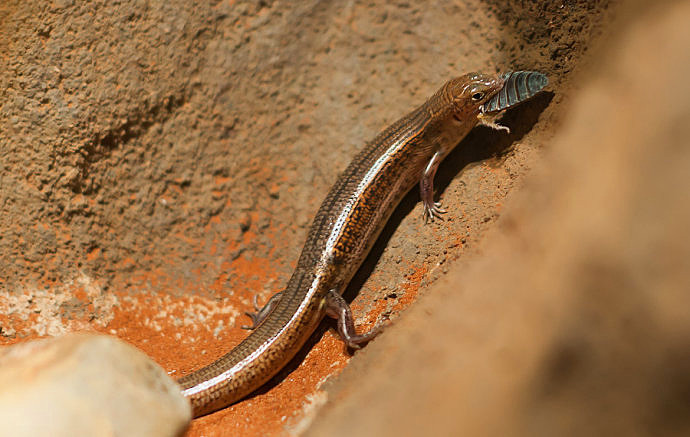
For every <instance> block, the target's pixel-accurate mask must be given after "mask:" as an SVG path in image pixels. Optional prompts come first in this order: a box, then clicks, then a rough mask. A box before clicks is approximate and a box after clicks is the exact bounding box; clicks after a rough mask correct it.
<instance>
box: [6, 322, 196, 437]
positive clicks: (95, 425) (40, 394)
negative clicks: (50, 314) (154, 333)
mask: <svg viewBox="0 0 690 437" xmlns="http://www.w3.org/2000/svg"><path fill="white" fill-rule="evenodd" d="M191 414H192V413H191V407H190V405H189V402H188V401H187V400H186V399H185V398H184V397H183V396H182V395H181V394H180V390H179V386H178V385H177V384H176V383H175V382H174V381H173V380H171V379H170V377H169V376H168V375H167V374H166V373H165V371H164V370H163V369H161V368H160V366H158V365H157V364H156V363H154V362H153V361H152V360H151V359H150V358H149V357H147V356H146V355H145V354H143V353H142V352H141V351H138V350H137V349H135V348H133V347H132V346H130V345H128V344H125V343H124V342H122V341H120V340H118V339H116V338H113V337H108V336H105V335H94V334H70V335H66V336H63V337H58V338H52V339H44V340H35V341H32V342H27V343H23V344H18V345H14V346H10V347H7V348H5V349H3V350H2V351H0V435H6V436H17V437H20V436H26V437H30V436H31V437H33V436H55V437H62V436H64V437H74V436H122V437H130V436H131V437H134V436H142V437H145V436H160V437H163V436H180V435H182V434H183V433H184V431H185V430H186V429H187V426H189V421H190V420H191Z"/></svg>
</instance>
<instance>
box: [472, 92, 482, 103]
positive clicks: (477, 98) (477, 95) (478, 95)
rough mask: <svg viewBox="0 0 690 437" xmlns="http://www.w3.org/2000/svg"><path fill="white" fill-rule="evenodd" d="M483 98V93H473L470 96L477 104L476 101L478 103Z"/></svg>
mask: <svg viewBox="0 0 690 437" xmlns="http://www.w3.org/2000/svg"><path fill="white" fill-rule="evenodd" d="M483 98H484V93H474V94H472V100H474V101H475V102H478V101H480V100H481V99H483Z"/></svg>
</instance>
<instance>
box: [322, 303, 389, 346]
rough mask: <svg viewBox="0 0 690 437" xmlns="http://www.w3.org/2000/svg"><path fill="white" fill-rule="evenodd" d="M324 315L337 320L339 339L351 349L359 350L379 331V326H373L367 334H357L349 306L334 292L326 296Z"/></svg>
mask: <svg viewBox="0 0 690 437" xmlns="http://www.w3.org/2000/svg"><path fill="white" fill-rule="evenodd" d="M326 314H328V315H329V316H330V317H333V318H334V319H337V320H338V333H339V334H340V338H342V339H343V341H344V342H345V343H346V344H347V345H348V347H351V348H352V349H359V348H360V347H361V346H360V344H362V343H366V342H368V341H369V340H371V339H372V338H374V337H376V335H377V334H378V333H379V332H380V331H381V327H380V326H375V327H374V328H372V329H371V330H370V331H369V332H366V333H364V334H357V331H356V330H355V322H354V319H353V318H352V310H350V305H348V304H347V302H345V299H343V297H342V296H341V295H340V294H339V293H338V292H337V291H335V290H331V291H329V292H328V294H327V295H326Z"/></svg>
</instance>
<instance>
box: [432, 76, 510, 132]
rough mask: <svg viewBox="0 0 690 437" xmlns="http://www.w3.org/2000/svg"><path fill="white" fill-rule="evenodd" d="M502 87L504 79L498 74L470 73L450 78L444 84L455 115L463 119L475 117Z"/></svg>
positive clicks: (460, 119)
mask: <svg viewBox="0 0 690 437" xmlns="http://www.w3.org/2000/svg"><path fill="white" fill-rule="evenodd" d="M502 87H503V79H502V78H500V77H498V76H493V75H488V74H481V73H468V74H465V75H463V76H460V77H456V78H455V79H451V80H449V81H448V82H447V83H446V85H445V86H444V93H445V95H446V98H447V99H448V100H450V102H451V105H452V108H453V116H454V117H455V118H456V119H457V120H459V121H463V120H468V119H475V118H476V117H477V115H479V113H480V112H481V108H482V105H484V103H486V102H488V101H489V100H490V99H491V98H492V97H493V96H494V95H495V94H496V93H497V92H498V91H499V90H500V89H501V88H502Z"/></svg>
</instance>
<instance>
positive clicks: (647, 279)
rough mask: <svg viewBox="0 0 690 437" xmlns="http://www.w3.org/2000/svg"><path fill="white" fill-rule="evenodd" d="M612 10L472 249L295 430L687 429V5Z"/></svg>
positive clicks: (539, 432) (521, 432)
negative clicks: (614, 23) (610, 26)
mask: <svg viewBox="0 0 690 437" xmlns="http://www.w3.org/2000/svg"><path fill="white" fill-rule="evenodd" d="M628 14H629V15H628V18H627V19H626V20H624V24H622V26H623V28H622V29H621V30H620V31H619V32H618V33H617V35H616V37H615V38H612V39H611V41H609V43H608V44H607V45H606V48H605V49H602V50H601V51H599V53H598V55H597V56H596V57H594V58H593V62H591V63H590V67H591V68H589V69H588V70H587V73H585V74H582V75H579V76H578V78H579V80H580V81H581V83H583V84H585V85H583V86H582V89H581V90H580V92H579V93H578V95H577V97H576V98H575V99H574V101H573V104H572V107H571V108H569V109H568V114H569V115H568V117H567V118H568V120H567V122H565V123H564V125H563V127H562V129H561V131H560V132H559V134H558V135H557V137H555V138H554V141H553V144H552V149H551V152H550V153H549V154H548V156H547V157H546V158H545V159H544V162H543V166H542V167H541V168H540V169H539V170H538V171H536V172H535V173H536V175H535V177H534V178H532V179H530V181H529V182H528V183H527V184H526V185H525V187H524V189H523V190H522V191H521V193H519V194H518V195H517V196H516V198H515V199H514V201H513V202H511V203H510V204H509V205H507V206H506V209H505V214H504V216H502V217H501V219H500V220H499V222H498V223H497V225H498V226H497V228H496V229H497V231H498V232H496V233H495V234H493V235H492V236H491V237H490V238H487V241H486V244H485V245H484V246H483V252H484V255H482V256H481V257H479V258H478V259H475V260H473V261H472V262H468V263H467V265H465V266H463V267H460V268H457V269H453V271H452V272H449V274H448V275H447V277H446V278H444V279H443V280H441V281H439V283H438V284H437V285H438V286H435V287H432V290H430V292H429V294H428V295H425V296H423V297H422V298H421V299H420V301H419V302H417V304H416V305H414V306H413V307H412V308H411V309H410V311H409V312H407V313H406V314H404V315H403V316H402V317H401V319H400V320H399V321H398V323H397V326H396V328H397V329H396V330H390V331H389V332H386V333H384V334H383V336H382V337H381V338H380V339H378V341H377V342H375V343H374V344H372V345H370V346H369V347H368V348H367V349H366V350H365V351H364V352H363V353H362V354H361V355H360V356H358V357H356V359H354V360H352V362H351V365H350V366H349V367H348V368H347V369H346V370H345V371H344V372H343V375H342V378H341V380H340V381H339V383H338V384H337V386H336V387H333V390H332V393H331V396H330V401H331V402H330V403H329V404H328V406H327V408H325V409H323V410H322V411H321V413H322V414H321V415H320V416H319V417H318V418H317V420H316V422H315V423H314V426H313V428H312V429H311V430H310V432H308V433H307V434H306V435H308V436H319V435H326V434H327V435H330V436H351V435H391V436H417V435H482V436H490V435H491V436H493V435H495V436H582V435H588V436H613V435H625V436H659V435H664V436H675V435H677V436H683V435H685V436H687V435H690V294H689V293H688V291H689V290H690V238H688V224H690V147H688V143H689V140H688V139H689V138H690V123H689V122H688V121H689V120H690V82H689V81H688V80H687V78H688V77H690V27H688V25H687V18H688V17H690V3H689V2H665V3H664V4H658V3H656V4H649V5H645V6H641V5H640V6H638V7H632V8H630V9H629V10H628ZM659 102H663V104H658V103H659ZM353 387H354V388H353Z"/></svg>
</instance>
